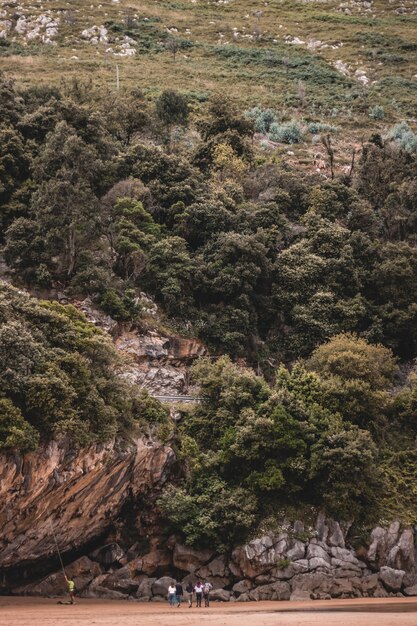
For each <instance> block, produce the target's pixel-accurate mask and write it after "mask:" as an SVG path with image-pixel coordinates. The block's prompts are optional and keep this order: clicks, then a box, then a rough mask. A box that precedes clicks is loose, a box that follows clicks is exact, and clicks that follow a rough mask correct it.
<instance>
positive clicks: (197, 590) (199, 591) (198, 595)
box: [194, 580, 203, 607]
mask: <svg viewBox="0 0 417 626" xmlns="http://www.w3.org/2000/svg"><path fill="white" fill-rule="evenodd" d="M194 591H195V599H196V601H197V606H198V607H201V598H202V597H203V583H202V582H201V580H199V581H198V582H197V583H196V585H195V587H194Z"/></svg>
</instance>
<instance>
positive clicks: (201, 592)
mask: <svg viewBox="0 0 417 626" xmlns="http://www.w3.org/2000/svg"><path fill="white" fill-rule="evenodd" d="M212 589H213V585H212V584H211V583H210V582H208V580H205V581H204V583H203V582H202V581H201V580H198V581H197V582H196V584H195V585H193V584H192V583H191V582H189V583H188V584H187V586H186V588H185V592H186V594H187V600H188V608H189V609H190V608H191V607H192V606H193V600H194V594H195V601H196V606H197V607H201V602H202V600H203V598H204V606H206V607H208V606H210V592H211V590H212ZM183 596H184V590H183V587H182V585H181V583H172V584H171V585H170V586H169V587H168V600H169V606H170V607H171V609H172V608H173V607H174V606H175V605H177V607H180V606H181V602H182V599H183Z"/></svg>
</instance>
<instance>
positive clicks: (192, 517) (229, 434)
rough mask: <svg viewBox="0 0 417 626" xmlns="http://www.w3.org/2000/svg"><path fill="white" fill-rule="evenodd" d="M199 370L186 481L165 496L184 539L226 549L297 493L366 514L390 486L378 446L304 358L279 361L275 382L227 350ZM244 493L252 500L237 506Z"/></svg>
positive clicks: (186, 438) (303, 499) (187, 436)
mask: <svg viewBox="0 0 417 626" xmlns="http://www.w3.org/2000/svg"><path fill="white" fill-rule="evenodd" d="M348 339H349V338H347V340H348ZM340 340H341V339H339V341H340ZM364 343H365V342H364ZM369 350H370V351H371V353H372V346H369ZM193 376H194V379H195V381H196V382H197V383H198V384H199V388H200V395H201V396H202V402H201V404H199V405H197V406H195V408H194V409H192V410H191V411H190V412H189V414H188V415H186V416H185V417H184V419H183V421H182V424H181V438H180V442H181V449H180V454H181V458H182V459H183V460H184V461H185V462H186V463H187V466H188V472H187V480H186V481H185V482H184V484H182V485H181V486H178V487H173V486H171V487H169V488H168V489H167V490H166V491H165V493H164V495H163V497H162V499H161V500H160V505H161V506H162V509H163V511H164V512H165V514H166V515H167V517H168V519H169V520H170V522H171V524H172V525H173V529H174V530H175V531H176V532H182V533H183V534H184V536H185V539H186V540H187V542H189V543H194V544H196V545H197V544H198V543H201V542H203V543H206V544H208V545H209V544H210V541H211V542H212V545H213V544H214V545H216V546H219V547H220V546H221V547H223V542H233V541H236V540H238V539H240V538H241V537H242V536H244V535H245V534H247V532H248V528H249V527H250V526H254V524H255V523H259V522H261V520H262V519H263V517H264V516H265V512H266V511H268V512H269V513H270V514H273V512H274V511H278V510H281V509H282V508H285V506H287V505H289V504H290V503H291V502H293V501H294V499H296V500H297V502H299V503H305V504H309V505H313V506H322V505H324V506H326V508H327V510H328V511H329V512H331V514H333V515H338V516H347V515H348V514H350V515H354V516H355V517H356V518H357V519H361V518H362V519H365V518H366V517H367V516H368V514H369V510H370V507H371V508H372V507H374V505H375V501H376V494H377V493H380V491H381V489H382V484H383V483H382V477H381V472H380V470H379V467H378V464H377V446H376V444H375V442H374V440H373V438H372V436H371V434H370V432H369V431H368V430H365V429H361V428H359V427H358V426H357V425H355V424H352V422H351V419H350V417H349V416H348V415H344V416H342V415H341V414H340V413H339V412H337V410H335V407H334V403H333V401H332V398H331V397H330V394H328V392H327V380H326V379H325V378H324V379H322V378H321V377H319V375H318V374H316V373H314V372H311V371H308V370H306V369H305V367H304V366H303V365H302V364H300V363H298V364H296V365H295V366H294V368H293V370H292V371H291V372H290V371H289V370H288V369H287V368H285V367H284V366H281V367H280V369H279V370H278V373H277V380H276V385H275V388H274V389H271V388H270V387H269V386H267V385H266V383H265V381H264V380H263V379H262V378H261V377H259V376H255V375H254V374H253V372H251V371H250V370H245V369H241V368H239V367H238V366H237V365H234V364H232V362H231V361H230V360H229V359H227V358H226V357H222V358H220V359H219V360H218V361H216V362H212V361H210V360H208V359H202V360H201V361H200V362H199V363H198V364H196V366H195V367H194V368H193ZM216 492H217V495H218V497H217V499H216V498H215V493H216ZM232 494H233V498H231V497H232ZM341 494H342V497H340V496H341ZM243 496H245V499H244V500H243V501H244V502H245V503H246V506H245V507H244V506H243V504H240V508H239V507H236V503H237V502H238V501H239V502H240V499H241V497H242V498H243ZM249 506H250V509H249V508H248V507H249ZM235 507H236V508H235ZM226 508H227V515H225V509H226ZM372 510H374V509H372ZM233 520H234V523H233ZM229 524H231V525H232V526H233V527H234V532H233V533H231V529H230V526H229Z"/></svg>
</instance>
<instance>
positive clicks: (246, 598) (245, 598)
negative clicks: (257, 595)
mask: <svg viewBox="0 0 417 626" xmlns="http://www.w3.org/2000/svg"><path fill="white" fill-rule="evenodd" d="M236 602H250V598H249V593H242V594H241V595H240V596H239V597H238V598H236Z"/></svg>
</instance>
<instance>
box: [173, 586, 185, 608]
mask: <svg viewBox="0 0 417 626" xmlns="http://www.w3.org/2000/svg"><path fill="white" fill-rule="evenodd" d="M183 595H184V591H183V589H182V585H181V583H177V584H176V585H175V597H176V599H177V607H178V608H179V607H180V606H181V600H182V596H183Z"/></svg>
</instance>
